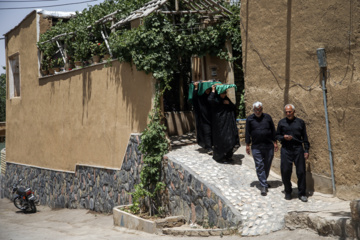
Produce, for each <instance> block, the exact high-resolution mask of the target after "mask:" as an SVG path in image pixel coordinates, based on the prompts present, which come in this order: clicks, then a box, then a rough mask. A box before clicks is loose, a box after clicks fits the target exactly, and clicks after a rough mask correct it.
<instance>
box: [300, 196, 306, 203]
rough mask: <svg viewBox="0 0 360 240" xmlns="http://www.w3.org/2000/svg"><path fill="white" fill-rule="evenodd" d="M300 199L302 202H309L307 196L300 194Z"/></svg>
mask: <svg viewBox="0 0 360 240" xmlns="http://www.w3.org/2000/svg"><path fill="white" fill-rule="evenodd" d="M299 199H300V201H302V202H307V201H308V199H307V196H299Z"/></svg>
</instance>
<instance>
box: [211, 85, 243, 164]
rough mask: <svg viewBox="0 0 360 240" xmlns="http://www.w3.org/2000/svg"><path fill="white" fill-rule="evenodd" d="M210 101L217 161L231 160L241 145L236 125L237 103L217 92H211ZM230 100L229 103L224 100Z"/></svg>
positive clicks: (215, 158)
mask: <svg viewBox="0 0 360 240" xmlns="http://www.w3.org/2000/svg"><path fill="white" fill-rule="evenodd" d="M209 101H210V104H211V107H212V120H213V121H212V134H213V145H214V149H213V150H214V153H213V159H214V160H216V161H231V160H232V159H231V158H232V155H233V153H234V150H235V149H236V147H239V146H240V142H239V135H238V130H237V126H236V116H235V110H236V107H235V105H234V104H233V103H232V102H231V101H230V99H229V98H228V97H227V96H225V97H224V98H221V97H220V96H219V95H218V94H217V93H215V92H211V93H210V96H209ZM225 101H228V102H229V104H225V103H224V102H225Z"/></svg>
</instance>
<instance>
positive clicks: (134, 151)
mask: <svg viewBox="0 0 360 240" xmlns="http://www.w3.org/2000/svg"><path fill="white" fill-rule="evenodd" d="M139 143H140V135H138V134H134V135H132V136H131V137H130V140H129V144H128V147H127V151H126V155H125V157H124V161H123V164H122V167H121V170H115V169H105V168H97V167H89V166H81V165H79V166H77V167H76V171H75V173H71V172H61V171H54V170H48V169H42V168H36V167H30V166H24V165H18V164H13V163H7V168H6V175H5V177H4V178H3V181H2V189H3V190H4V195H5V197H7V198H10V199H11V198H12V193H11V189H12V185H13V184H14V183H16V182H17V181H18V180H19V179H20V178H22V179H23V181H22V182H21V185H24V186H29V187H31V188H32V189H33V190H34V192H35V195H36V196H38V198H39V200H40V204H41V205H48V206H49V207H51V208H86V209H90V210H94V211H97V212H112V209H113V207H114V206H116V205H125V204H129V203H131V202H132V201H131V195H130V193H131V192H132V191H133V190H134V185H136V184H137V183H139V176H140V170H141V167H142V155H141V153H140V151H139V150H138V145H139Z"/></svg>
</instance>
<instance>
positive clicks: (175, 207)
mask: <svg viewBox="0 0 360 240" xmlns="http://www.w3.org/2000/svg"><path fill="white" fill-rule="evenodd" d="M164 160H165V161H166V162H167V167H166V169H165V172H166V180H165V183H166V186H167V190H168V194H169V211H170V214H171V215H175V216H176V215H183V216H185V219H186V220H187V222H190V223H196V224H199V225H202V226H204V227H213V226H216V227H218V228H229V227H234V228H239V227H240V225H241V215H240V213H239V212H238V211H237V210H236V209H235V208H234V207H233V206H232V204H231V203H230V202H229V201H228V200H227V199H226V198H224V197H222V196H221V194H220V193H219V192H218V191H217V189H216V188H214V187H213V186H211V185H208V184H206V183H204V182H202V181H201V180H200V179H199V176H198V175H197V174H196V173H195V172H194V171H193V170H191V169H189V168H187V167H186V166H185V165H181V164H180V163H179V162H177V160H176V159H174V158H169V157H167V156H165V157H164Z"/></svg>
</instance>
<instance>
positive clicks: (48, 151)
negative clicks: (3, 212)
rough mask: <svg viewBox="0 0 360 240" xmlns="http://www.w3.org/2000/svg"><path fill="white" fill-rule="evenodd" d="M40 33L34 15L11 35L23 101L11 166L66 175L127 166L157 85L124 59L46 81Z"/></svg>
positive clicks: (10, 111)
mask: <svg viewBox="0 0 360 240" xmlns="http://www.w3.org/2000/svg"><path fill="white" fill-rule="evenodd" d="M40 21H41V20H40ZM40 25H41V26H46V25H47V24H46V23H45V24H41V23H40ZM36 32H37V30H36V12H33V14H30V15H29V16H28V17H27V18H26V19H25V20H24V21H23V22H22V23H21V24H20V25H19V26H18V27H17V28H15V29H13V30H12V31H10V32H9V33H7V35H6V39H7V41H6V53H7V56H11V55H12V54H14V53H19V58H20V78H21V97H20V98H14V99H9V93H8V95H7V102H6V106H7V107H6V117H7V119H6V120H7V136H6V150H7V156H6V160H7V161H8V162H14V163H19V164H26V165H31V166H37V167H41V168H49V169H55V170H62V171H74V170H75V168H76V165H77V164H81V165H90V166H99V167H105V168H115V169H119V168H121V164H122V161H123V158H124V155H125V151H126V147H127V144H128V140H129V137H130V134H131V133H140V132H141V131H142V130H143V129H144V128H145V127H146V124H147V121H148V114H149V112H150V110H151V108H152V101H153V95H154V91H155V89H154V79H153V78H152V76H151V75H146V74H145V73H144V72H138V71H136V69H135V66H133V67H131V66H130V65H129V64H127V63H119V62H118V61H113V62H112V67H108V68H105V67H104V65H103V64H98V65H94V66H91V67H87V68H84V69H81V70H73V71H70V72H67V73H63V74H59V75H55V76H51V77H45V78H39V75H38V57H37V56H38V52H37V48H36V41H37V33H36ZM7 69H9V66H8V65H7ZM7 73H8V72H7ZM7 76H8V74H7ZM7 87H8V83H7Z"/></svg>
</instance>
